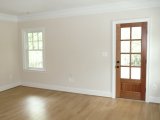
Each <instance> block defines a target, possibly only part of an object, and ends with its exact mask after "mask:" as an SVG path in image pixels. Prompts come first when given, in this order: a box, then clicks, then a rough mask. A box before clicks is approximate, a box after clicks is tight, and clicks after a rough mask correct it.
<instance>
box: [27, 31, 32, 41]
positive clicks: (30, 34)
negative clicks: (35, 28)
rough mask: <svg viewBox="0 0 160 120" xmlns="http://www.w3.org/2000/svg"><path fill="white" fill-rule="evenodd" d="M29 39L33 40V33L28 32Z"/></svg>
mask: <svg viewBox="0 0 160 120" xmlns="http://www.w3.org/2000/svg"><path fill="white" fill-rule="evenodd" d="M28 41H32V33H28Z"/></svg>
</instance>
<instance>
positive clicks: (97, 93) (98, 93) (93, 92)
mask: <svg viewBox="0 0 160 120" xmlns="http://www.w3.org/2000/svg"><path fill="white" fill-rule="evenodd" d="M22 86H27V87H35V88H42V89H48V90H56V91H64V92H71V93H79V94H86V95H95V96H102V97H111V96H112V94H111V93H110V92H106V91H100V90H90V89H83V88H73V87H66V86H60V85H50V84H42V83H30V82H22Z"/></svg>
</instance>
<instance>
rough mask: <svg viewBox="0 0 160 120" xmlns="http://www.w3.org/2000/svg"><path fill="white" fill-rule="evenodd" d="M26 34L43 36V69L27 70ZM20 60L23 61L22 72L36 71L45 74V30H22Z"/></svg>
mask: <svg viewBox="0 0 160 120" xmlns="http://www.w3.org/2000/svg"><path fill="white" fill-rule="evenodd" d="M27 32H42V34H43V36H42V37H43V38H42V40H43V50H42V51H43V68H28V65H27V61H26V47H27V46H26V33H27ZM22 50H23V52H22V57H23V58H22V59H23V70H26V71H37V72H45V71H46V61H45V59H46V57H45V28H28V29H22Z"/></svg>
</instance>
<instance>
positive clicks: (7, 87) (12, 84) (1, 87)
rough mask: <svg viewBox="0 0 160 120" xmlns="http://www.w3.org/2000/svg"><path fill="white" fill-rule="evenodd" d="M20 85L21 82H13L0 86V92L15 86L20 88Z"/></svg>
mask: <svg viewBox="0 0 160 120" xmlns="http://www.w3.org/2000/svg"><path fill="white" fill-rule="evenodd" d="M20 85H21V82H14V83H9V84H4V85H0V92H1V91H5V90H8V89H11V88H14V87H17V86H20Z"/></svg>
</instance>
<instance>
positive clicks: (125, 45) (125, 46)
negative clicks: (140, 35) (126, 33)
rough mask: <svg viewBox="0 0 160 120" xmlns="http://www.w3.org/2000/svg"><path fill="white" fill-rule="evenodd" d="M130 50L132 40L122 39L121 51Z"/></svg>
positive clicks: (127, 51) (126, 51)
mask: <svg viewBox="0 0 160 120" xmlns="http://www.w3.org/2000/svg"><path fill="white" fill-rule="evenodd" d="M129 52H130V41H121V53H129Z"/></svg>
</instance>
